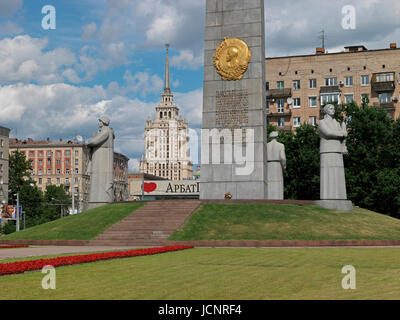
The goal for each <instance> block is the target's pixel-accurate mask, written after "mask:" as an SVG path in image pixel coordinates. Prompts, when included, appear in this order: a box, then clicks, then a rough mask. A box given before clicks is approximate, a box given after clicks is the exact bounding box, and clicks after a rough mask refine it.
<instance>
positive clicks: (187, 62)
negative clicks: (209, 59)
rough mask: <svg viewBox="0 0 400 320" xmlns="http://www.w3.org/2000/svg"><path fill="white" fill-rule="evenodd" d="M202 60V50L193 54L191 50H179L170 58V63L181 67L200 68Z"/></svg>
mask: <svg viewBox="0 0 400 320" xmlns="http://www.w3.org/2000/svg"><path fill="white" fill-rule="evenodd" d="M203 61H204V55H203V52H201V53H200V54H199V55H198V56H195V54H194V53H193V51H192V50H187V49H184V50H181V51H180V52H179V55H178V56H173V57H172V58H171V65H172V66H175V67H178V68H181V69H191V70H197V69H199V68H201V66H202V65H203V63H204V62H203Z"/></svg>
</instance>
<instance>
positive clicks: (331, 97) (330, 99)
mask: <svg viewBox="0 0 400 320" xmlns="http://www.w3.org/2000/svg"><path fill="white" fill-rule="evenodd" d="M339 101H340V96H339V93H333V94H321V106H324V105H326V104H328V103H338V102H339Z"/></svg>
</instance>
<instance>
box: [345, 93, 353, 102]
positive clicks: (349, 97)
mask: <svg viewBox="0 0 400 320" xmlns="http://www.w3.org/2000/svg"><path fill="white" fill-rule="evenodd" d="M353 101H354V94H345V95H344V103H346V104H347V103H352V102H353Z"/></svg>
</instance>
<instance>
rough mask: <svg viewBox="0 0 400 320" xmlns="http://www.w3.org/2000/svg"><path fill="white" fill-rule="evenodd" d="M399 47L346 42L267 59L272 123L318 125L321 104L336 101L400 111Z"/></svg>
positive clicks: (284, 126) (286, 127) (396, 114)
mask: <svg viewBox="0 0 400 320" xmlns="http://www.w3.org/2000/svg"><path fill="white" fill-rule="evenodd" d="M399 60H400V49H398V48H397V45H396V44H394V43H393V44H391V45H390V48H388V49H380V50H368V49H367V48H365V47H364V46H351V47H345V50H344V52H340V53H325V52H324V49H321V48H317V51H316V54H314V55H302V56H290V57H277V58H267V59H266V68H267V69H266V70H267V71H266V75H267V77H266V79H267V80H266V81H267V83H266V89H267V114H268V118H267V119H268V120H267V121H268V123H270V124H272V125H275V126H277V127H278V128H280V129H283V130H287V131H289V130H294V129H295V128H296V127H299V126H300V125H301V124H302V123H304V122H306V123H310V124H312V125H317V124H318V123H319V121H320V119H321V116H322V115H321V108H322V107H323V106H324V105H326V104H328V103H332V102H335V101H336V102H337V103H338V104H346V103H350V102H352V101H355V102H356V103H357V104H358V105H361V104H362V102H363V101H367V99H368V101H369V104H370V105H374V106H375V107H377V108H382V109H383V110H385V111H386V112H387V113H388V115H389V116H390V117H392V118H394V119H397V118H398V117H399V116H400V102H399V97H400V64H399V63H398V61H399Z"/></svg>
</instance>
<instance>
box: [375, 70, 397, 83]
mask: <svg viewBox="0 0 400 320" xmlns="http://www.w3.org/2000/svg"><path fill="white" fill-rule="evenodd" d="M389 81H394V77H393V73H392V72H390V73H379V74H377V75H376V82H389Z"/></svg>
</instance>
